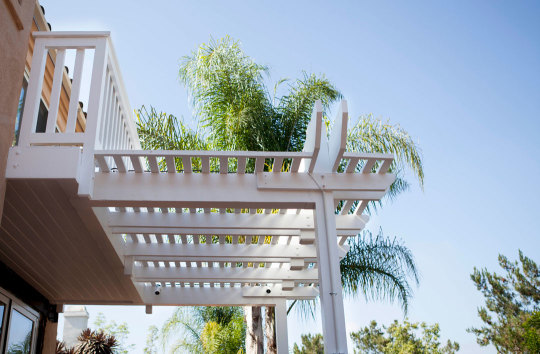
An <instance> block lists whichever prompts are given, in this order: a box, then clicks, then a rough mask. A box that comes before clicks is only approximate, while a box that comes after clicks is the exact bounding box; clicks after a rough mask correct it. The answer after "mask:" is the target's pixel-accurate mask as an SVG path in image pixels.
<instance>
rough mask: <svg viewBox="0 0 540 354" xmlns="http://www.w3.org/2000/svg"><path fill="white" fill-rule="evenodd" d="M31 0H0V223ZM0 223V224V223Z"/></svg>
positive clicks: (25, 49)
mask: <svg viewBox="0 0 540 354" xmlns="http://www.w3.org/2000/svg"><path fill="white" fill-rule="evenodd" d="M35 5H36V1H35V0H0V33H1V34H2V36H1V37H0V38H1V39H0V220H1V217H2V210H3V207H4V196H5V192H6V180H5V174H6V162H7V154H8V151H9V148H10V147H11V143H12V142H13V134H14V129H15V117H16V116H17V106H18V103H19V94H20V92H21V86H22V80H23V73H24V66H25V60H26V51H27V48H28V39H29V36H30V29H31V26H32V17H33V14H34V7H35ZM0 222H1V221H0Z"/></svg>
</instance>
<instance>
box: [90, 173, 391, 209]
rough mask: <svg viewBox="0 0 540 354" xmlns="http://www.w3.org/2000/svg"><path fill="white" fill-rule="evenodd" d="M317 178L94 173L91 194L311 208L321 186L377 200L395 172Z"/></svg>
mask: <svg viewBox="0 0 540 354" xmlns="http://www.w3.org/2000/svg"><path fill="white" fill-rule="evenodd" d="M313 177H314V178H315V180H314V179H312V178H311V176H309V175H307V174H303V173H259V174H218V173H190V174H181V173H176V174H169V173H96V175H95V179H94V190H93V195H92V198H91V199H92V205H93V206H147V205H153V206H159V205H164V206H168V207H173V206H177V205H178V206H183V207H192V206H195V207H211V208H230V207H238V206H240V207H242V208H248V207H249V208H296V209H313V207H314V203H315V201H316V197H317V195H318V194H319V193H317V192H318V191H319V190H320V189H324V190H328V191H331V190H335V191H336V192H340V191H341V192H346V193H342V194H338V195H339V196H343V197H345V198H344V199H351V200H379V199H380V198H382V197H383V196H384V194H385V191H386V190H387V188H388V187H389V186H390V184H392V182H393V181H394V179H395V176H394V175H392V174H383V175H380V174H378V175H377V176H371V175H370V174H354V173H339V174H314V175H313ZM323 180H325V181H328V182H324V181H323ZM258 181H259V182H258ZM315 181H317V182H315ZM239 191H241V192H239ZM310 192H312V193H310ZM336 199H337V198H336ZM180 201H181V203H180Z"/></svg>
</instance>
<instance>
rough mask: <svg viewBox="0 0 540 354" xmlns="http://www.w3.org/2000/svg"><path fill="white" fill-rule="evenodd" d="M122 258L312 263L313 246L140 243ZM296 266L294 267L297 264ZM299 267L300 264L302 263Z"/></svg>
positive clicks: (131, 245) (127, 250)
mask: <svg viewBox="0 0 540 354" xmlns="http://www.w3.org/2000/svg"><path fill="white" fill-rule="evenodd" d="M123 253H124V256H126V257H127V256H133V257H135V258H136V259H137V260H155V259H160V260H165V259H167V260H171V261H174V260H178V259H176V258H185V260H190V261H195V260H201V259H204V258H208V259H212V260H214V261H215V262H218V261H232V260H236V261H238V262H242V260H246V261H249V262H264V261H271V262H290V260H291V258H302V259H301V260H302V262H303V259H307V260H308V261H315V260H316V258H317V250H316V249H315V245H291V246H287V245H268V244H264V245H258V244H251V245H247V246H246V245H239V244H237V245H234V244H211V245H206V244H199V245H197V244H172V243H168V244H167V243H161V244H155V243H153V244H140V243H128V244H126V245H125V247H124V252H123ZM297 265H298V264H297ZM302 267H303V263H302Z"/></svg>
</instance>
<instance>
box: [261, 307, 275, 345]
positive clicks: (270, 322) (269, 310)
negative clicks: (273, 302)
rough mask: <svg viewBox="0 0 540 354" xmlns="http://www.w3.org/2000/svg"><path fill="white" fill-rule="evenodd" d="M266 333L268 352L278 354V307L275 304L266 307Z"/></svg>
mask: <svg viewBox="0 0 540 354" xmlns="http://www.w3.org/2000/svg"><path fill="white" fill-rule="evenodd" d="M264 334H265V336H266V353H267V354H277V342H276V308H275V307H274V306H266V307H265V312H264Z"/></svg>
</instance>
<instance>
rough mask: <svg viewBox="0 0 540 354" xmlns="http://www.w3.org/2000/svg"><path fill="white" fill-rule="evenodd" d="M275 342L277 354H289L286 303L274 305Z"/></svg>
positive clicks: (280, 302) (283, 301) (284, 301)
mask: <svg viewBox="0 0 540 354" xmlns="http://www.w3.org/2000/svg"><path fill="white" fill-rule="evenodd" d="M275 316H276V320H275V323H276V342H277V352H278V354H286V353H289V336H288V330H287V301H286V300H282V301H279V302H277V303H276V309H275Z"/></svg>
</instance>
